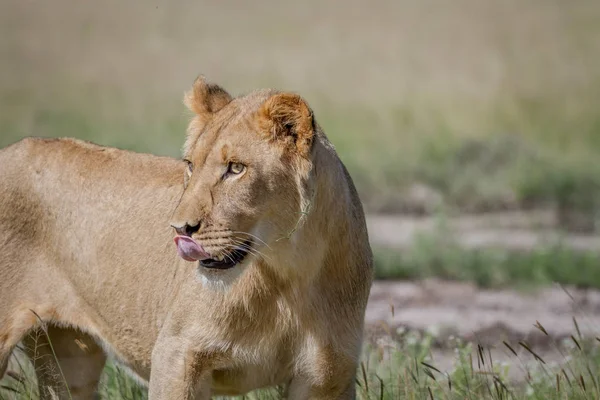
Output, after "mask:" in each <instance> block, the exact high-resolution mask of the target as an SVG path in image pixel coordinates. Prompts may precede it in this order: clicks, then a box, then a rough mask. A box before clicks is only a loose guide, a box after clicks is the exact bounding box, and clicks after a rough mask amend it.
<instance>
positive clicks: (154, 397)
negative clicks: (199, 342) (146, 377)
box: [148, 337, 212, 400]
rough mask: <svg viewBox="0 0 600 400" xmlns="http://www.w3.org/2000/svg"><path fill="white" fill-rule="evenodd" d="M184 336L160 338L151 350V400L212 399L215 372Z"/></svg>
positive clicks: (149, 394) (149, 395)
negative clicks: (204, 362)
mask: <svg viewBox="0 0 600 400" xmlns="http://www.w3.org/2000/svg"><path fill="white" fill-rule="evenodd" d="M185 342H186V341H185V340H182V339H181V338H175V337H173V338H169V339H165V340H159V341H158V342H157V343H156V345H155V347H154V351H153V352H152V370H151V373H150V387H149V393H148V397H149V399H150V400H163V399H164V400H167V399H181V400H187V399H190V400H191V399H195V400H209V399H210V396H211V386H212V372H211V371H210V370H209V369H208V368H205V367H203V366H202V363H199V362H198V361H199V360H198V358H197V356H196V353H195V352H194V351H192V350H191V349H190V348H189V347H187V346H186V345H185V344H184V343H185Z"/></svg>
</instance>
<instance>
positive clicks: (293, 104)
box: [259, 93, 315, 157]
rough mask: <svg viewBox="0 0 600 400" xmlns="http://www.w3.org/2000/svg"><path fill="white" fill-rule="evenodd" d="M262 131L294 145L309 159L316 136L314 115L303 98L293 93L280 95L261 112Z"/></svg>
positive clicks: (274, 97)
mask: <svg viewBox="0 0 600 400" xmlns="http://www.w3.org/2000/svg"><path fill="white" fill-rule="evenodd" d="M259 122H260V126H261V129H263V130H265V131H266V132H268V134H269V135H271V137H272V138H273V139H275V140H280V141H283V142H284V143H287V144H290V145H292V146H291V147H292V148H294V149H296V151H298V153H299V154H300V155H302V156H304V157H307V156H308V154H309V153H310V148H311V145H312V142H313V137H314V134H315V128H314V121H313V113H312V111H311V109H310V107H308V104H307V103H306V101H304V100H303V99H302V97H300V96H298V95H297V94H293V93H278V94H275V95H273V96H271V98H269V99H268V100H267V101H265V103H264V104H263V105H262V107H261V108H260V110H259Z"/></svg>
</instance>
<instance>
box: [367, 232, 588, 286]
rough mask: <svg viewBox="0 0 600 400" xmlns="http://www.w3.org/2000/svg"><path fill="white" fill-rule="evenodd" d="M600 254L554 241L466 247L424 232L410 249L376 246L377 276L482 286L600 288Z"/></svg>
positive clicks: (380, 277)
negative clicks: (521, 247)
mask: <svg viewBox="0 0 600 400" xmlns="http://www.w3.org/2000/svg"><path fill="white" fill-rule="evenodd" d="M599 265H600V255H599V254H598V253H597V252H592V251H578V250H574V249H571V248H569V247H566V246H564V245H561V244H560V243H559V244H555V245H548V246H546V247H539V248H534V249H532V250H531V251H526V252H525V251H524V252H515V251H510V250H505V249H493V248H492V249H466V248H463V247H461V246H459V245H457V244H455V243H452V241H448V240H443V239H440V238H436V237H433V236H421V237H419V238H418V239H417V240H415V242H414V245H413V246H411V248H409V249H406V250H402V251H399V250H392V249H386V248H378V249H375V274H376V277H377V278H379V279H406V280H413V279H424V278H430V277H438V278H441V279H448V280H457V281H468V282H474V283H475V284H477V285H478V286H479V287H493V288H500V287H522V288H525V287H541V286H544V285H550V284H552V283H561V284H566V285H576V286H579V287H589V288H600V269H599V268H598V266H599Z"/></svg>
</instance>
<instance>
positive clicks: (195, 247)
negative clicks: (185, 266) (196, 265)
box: [175, 235, 210, 261]
mask: <svg viewBox="0 0 600 400" xmlns="http://www.w3.org/2000/svg"><path fill="white" fill-rule="evenodd" d="M175 245H176V246H177V253H179V257H181V258H183V259H184V260H186V261H198V260H205V259H207V258H210V256H209V255H208V253H207V252H206V251H205V250H204V249H203V248H202V246H200V244H198V242H196V241H195V240H194V239H192V238H191V237H189V236H181V235H177V236H175Z"/></svg>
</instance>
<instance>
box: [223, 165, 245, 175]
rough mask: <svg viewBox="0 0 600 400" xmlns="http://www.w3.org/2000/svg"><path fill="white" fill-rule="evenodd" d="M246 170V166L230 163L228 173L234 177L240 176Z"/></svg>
mask: <svg viewBox="0 0 600 400" xmlns="http://www.w3.org/2000/svg"><path fill="white" fill-rule="evenodd" d="M244 169H246V166H245V165H244V164H242V163H237V162H230V163H229V167H228V169H227V172H228V173H230V174H233V175H239V174H241V173H242V172H244Z"/></svg>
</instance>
